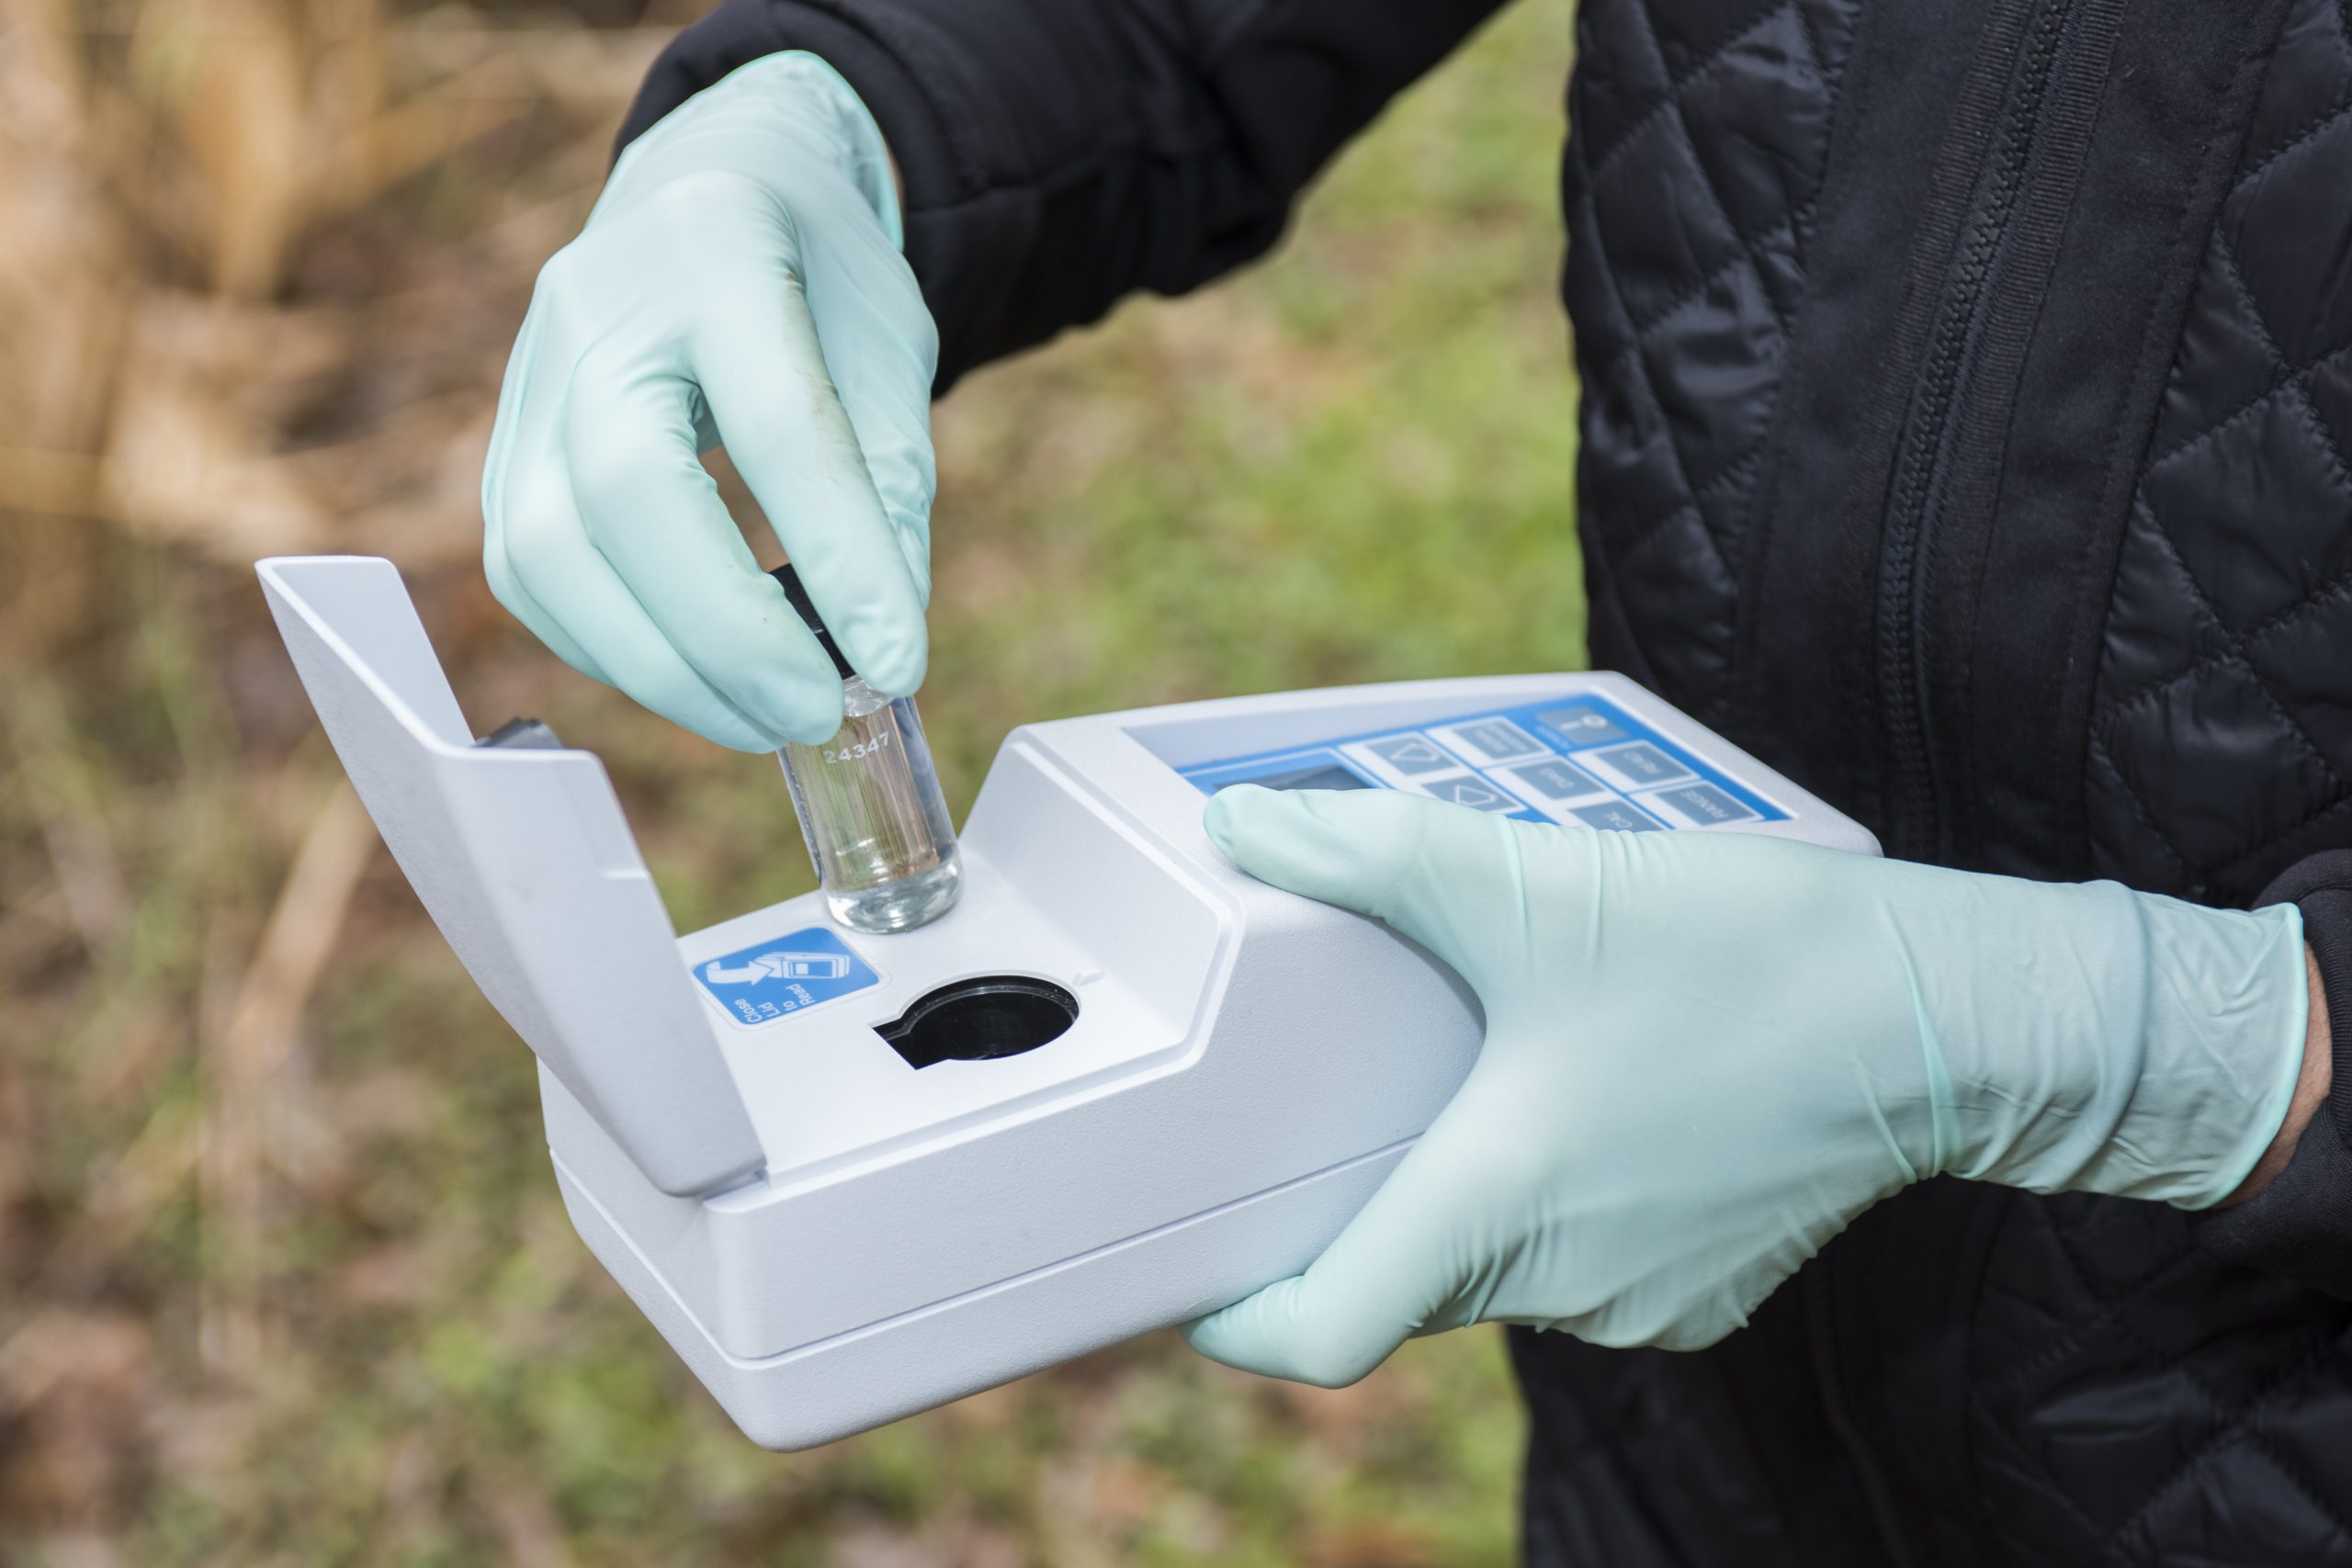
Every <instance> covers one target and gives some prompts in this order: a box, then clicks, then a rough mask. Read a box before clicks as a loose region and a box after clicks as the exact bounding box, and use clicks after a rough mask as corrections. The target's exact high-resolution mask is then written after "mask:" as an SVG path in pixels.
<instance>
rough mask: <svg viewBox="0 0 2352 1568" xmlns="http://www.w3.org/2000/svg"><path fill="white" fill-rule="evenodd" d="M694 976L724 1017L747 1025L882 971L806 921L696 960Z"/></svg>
mask: <svg viewBox="0 0 2352 1568" xmlns="http://www.w3.org/2000/svg"><path fill="white" fill-rule="evenodd" d="M695 980H696V982H698V983H699V984H700V985H701V987H702V988H703V989H704V990H706V991H708V992H709V993H710V994H711V996H712V997H713V998H715V999H716V1000H717V1001H718V1005H719V1006H720V1007H723V1008H725V1009H726V1010H727V1012H728V1016H729V1017H730V1018H732V1019H733V1020H734V1021H736V1022H737V1023H741V1024H745V1025H753V1024H762V1023H773V1022H775V1021H776V1020H777V1019H779V1018H789V1017H790V1016H791V1015H792V1014H794V1013H796V1012H799V1011H800V1010H803V1009H805V1008H812V1007H815V1006H816V1005H817V1004H818V1003H820V1002H829V1001H831V1000H832V999H833V998H836V997H845V996H848V995H849V994H850V993H851V992H852V991H862V990H865V988H866V987H868V986H876V985H879V984H880V983H881V980H882V976H879V975H877V974H876V973H875V972H874V966H873V965H872V964H868V963H866V962H865V959H863V958H860V957H859V956H858V955H857V954H856V953H853V952H851V951H850V948H849V944H848V943H847V942H843V941H842V939H841V938H840V937H839V936H837V935H835V934H834V933H833V932H832V931H829V930H827V929H826V928H825V927H823V926H810V927H809V929H808V930H806V931H791V932H788V933H786V935H784V936H779V937H773V938H771V939H769V940H768V941H766V942H757V943H754V944H753V945H752V946H750V947H745V948H739V949H738V950H736V951H735V952H733V953H727V954H725V955H724V956H722V957H718V958H713V959H710V960H708V961H707V962H705V963H702V964H696V965H695Z"/></svg>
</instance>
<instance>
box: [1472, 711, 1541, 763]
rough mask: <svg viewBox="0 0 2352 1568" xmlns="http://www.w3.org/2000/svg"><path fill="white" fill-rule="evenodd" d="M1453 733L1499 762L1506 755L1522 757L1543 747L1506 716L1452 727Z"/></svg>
mask: <svg viewBox="0 0 2352 1568" xmlns="http://www.w3.org/2000/svg"><path fill="white" fill-rule="evenodd" d="M1453 733H1454V734H1456V735H1459V736H1460V737H1462V739H1464V740H1466V741H1468V742H1469V743H1470V744H1471V745H1473V746H1476V748H1477V749H1478V750H1480V751H1481V752H1483V753H1485V755H1486V757H1487V760H1488V761H1495V762H1499V761H1502V760H1503V759H1504V758H1506V757H1524V756H1526V755H1527V754H1528V753H1529V752H1530V751H1541V750H1544V748H1543V747H1541V746H1538V745H1537V744H1535V742H1534V741H1533V740H1532V739H1529V738H1528V734H1527V731H1525V730H1523V729H1521V728H1520V727H1519V726H1517V725H1515V724H1513V723H1511V722H1510V720H1509V719H1507V718H1486V719H1480V720H1479V721H1478V722H1477V723H1476V724H1464V725H1457V726H1455V727H1454V730H1453Z"/></svg>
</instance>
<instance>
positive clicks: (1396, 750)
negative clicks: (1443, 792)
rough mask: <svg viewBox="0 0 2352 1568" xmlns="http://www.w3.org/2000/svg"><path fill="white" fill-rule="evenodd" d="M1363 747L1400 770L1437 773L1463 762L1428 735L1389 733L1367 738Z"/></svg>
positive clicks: (1404, 771) (1403, 771)
mask: <svg viewBox="0 0 2352 1568" xmlns="http://www.w3.org/2000/svg"><path fill="white" fill-rule="evenodd" d="M1363 749H1364V750H1367V751H1369V752H1371V753H1372V754H1373V755H1374V756H1375V757H1378V758H1379V759H1380V760H1381V761H1384V762H1386V763H1387V764H1388V765H1389V766H1390V767H1392V768H1394V769H1396V770H1397V772H1398V773H1438V772H1440V771H1442V770H1443V769H1446V768H1453V767H1459V766H1461V764H1460V763H1458V762H1456V761H1454V760H1453V758H1452V757H1449V756H1447V755H1446V753H1445V751H1444V750H1443V749H1442V747H1440V746H1439V745H1438V743H1437V742H1436V741H1434V740H1432V739H1430V738H1429V737H1428V736H1426V735H1387V736H1383V737H1382V738H1381V739H1378V740H1367V741H1365V742H1364V743H1363Z"/></svg>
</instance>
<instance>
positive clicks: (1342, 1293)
mask: <svg viewBox="0 0 2352 1568" xmlns="http://www.w3.org/2000/svg"><path fill="white" fill-rule="evenodd" d="M1429 1176H1430V1161H1428V1160H1427V1159H1426V1158H1424V1157H1423V1156H1422V1151H1421V1150H1420V1149H1419V1148H1418V1147H1417V1148H1415V1149H1413V1150H1412V1151H1411V1152H1409V1153H1408V1154H1407V1155H1406V1156H1405V1158H1404V1160H1403V1162H1402V1163H1400V1164H1399V1165H1398V1166H1397V1168H1396V1170H1395V1171H1393V1172H1392V1173H1390V1175H1389V1178H1388V1179H1387V1180H1386V1181H1385V1182H1384V1183H1382V1184H1381V1187H1380V1190H1378V1191H1376V1192H1374V1194H1373V1195H1372V1200H1371V1201H1369V1202H1367V1203H1366V1204H1365V1205H1364V1206H1363V1209H1362V1210H1361V1211H1360V1212H1359V1213H1357V1215H1356V1217H1355V1218H1354V1219H1352V1220H1351V1221H1349V1222H1348V1225H1347V1228H1346V1229H1345V1230H1342V1231H1341V1232H1340V1235H1339V1236H1338V1237H1337V1239H1335V1240H1334V1241H1333V1242H1332V1243H1331V1245H1330V1246H1329V1247H1327V1248H1325V1249H1324V1252H1323V1256H1321V1257H1320V1258H1317V1259H1316V1260H1315V1261H1314V1262H1313V1263H1312V1264H1310V1265H1308V1267H1307V1269H1306V1272H1305V1273H1304V1274H1298V1275H1295V1276H1293V1277H1292V1278H1290V1279H1287V1280H1276V1281H1275V1282H1274V1283H1272V1284H1271V1285H1268V1286H1267V1287H1265V1289H1263V1290H1261V1291H1260V1292H1257V1293H1256V1294H1255V1295H1250V1296H1244V1297H1243V1298H1242V1299H1241V1300H1239V1301H1238V1302H1236V1303H1233V1304H1232V1305H1231V1306H1229V1307H1226V1308H1224V1309H1223V1310H1222V1311H1219V1312H1213V1313H1210V1314H1208V1315H1206V1316H1205V1317H1199V1318H1195V1319H1193V1321H1192V1322H1191V1323H1188V1324H1186V1325H1183V1335H1184V1338H1185V1339H1186V1341H1187V1342H1189V1343H1190V1344H1191V1345H1192V1347H1193V1349H1195V1350H1198V1351H1199V1352H1200V1353H1201V1354H1202V1355H1204V1356H1206V1357H1208V1358H1209V1359H1211V1360H1213V1361H1222V1362H1224V1363H1225V1364H1226V1365H1227V1366H1228V1367H1239V1368H1240V1369H1242V1370H1243V1371H1252V1372H1260V1373H1262V1374H1264V1375H1265V1376H1267V1377H1276V1378H1288V1379H1290V1380H1291V1381H1292V1382H1305V1383H1314V1384H1316V1385H1317V1386H1318V1387H1321V1388H1342V1387H1345V1386H1346V1385H1347V1384H1349V1383H1351V1382H1356V1381H1357V1380H1358V1379H1360V1378H1362V1377H1363V1376H1364V1374H1366V1373H1367V1372H1369V1371H1372V1370H1373V1369H1374V1367H1376V1366H1378V1365H1380V1363H1381V1362H1383V1361H1385V1360H1386V1359H1388V1357H1389V1356H1390V1355H1391V1354H1392V1353H1394V1352H1395V1350H1396V1349H1397V1347H1398V1346H1399V1345H1402V1344H1403V1343H1404V1342H1405V1341H1406V1340H1407V1339H1409V1338H1411V1337H1413V1336H1414V1335H1415V1334H1417V1333H1419V1331H1420V1330H1421V1329H1422V1327H1423V1326H1424V1325H1427V1324H1429V1323H1430V1320H1431V1319H1432V1318H1433V1317H1435V1316H1437V1315H1438V1314H1440V1313H1441V1312H1442V1310H1443V1309H1444V1308H1445V1306H1446V1304H1447V1303H1450V1302H1451V1301H1452V1300H1453V1298H1454V1297H1455V1296H1456V1295H1457V1294H1459V1293H1460V1290H1461V1284H1462V1279H1461V1276H1462V1273H1463V1269H1462V1267H1461V1263H1460V1259H1459V1256H1458V1254H1459V1247H1458V1245H1457V1243H1456V1240H1455V1237H1454V1235H1453V1233H1454V1231H1455V1230H1456V1229H1457V1228H1458V1226H1457V1225H1456V1224H1454V1223H1453V1206H1452V1205H1450V1204H1448V1203H1446V1202H1445V1201H1443V1195H1442V1192H1441V1191H1440V1190H1437V1189H1436V1187H1435V1185H1434V1184H1433V1183H1432V1182H1431V1181H1430V1179H1429Z"/></svg>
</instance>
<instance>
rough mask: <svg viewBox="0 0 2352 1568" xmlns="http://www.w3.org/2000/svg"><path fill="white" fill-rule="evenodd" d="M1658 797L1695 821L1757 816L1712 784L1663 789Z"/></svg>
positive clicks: (1745, 820)
mask: <svg viewBox="0 0 2352 1568" xmlns="http://www.w3.org/2000/svg"><path fill="white" fill-rule="evenodd" d="M1657 798H1658V799H1660V800H1663V801H1664V802H1666V803H1667V804H1668V806H1671V807H1674V809H1676V810H1677V811H1679V812H1680V813H1682V815H1683V816H1685V817H1688V818H1691V821H1693V822H1748V821H1753V820H1754V819H1755V818H1756V813H1755V812H1753V811H1750V810H1749V809H1748V808H1747V807H1745V806H1743V805H1741V804H1740V803H1739V802H1738V801H1736V800H1734V799H1733V798H1732V797H1731V796H1730V795H1725V794H1724V792H1723V791H1722V790H1719V789H1717V788H1716V787H1715V786H1714V785H1713V784H1685V785H1684V786H1683V787H1681V788H1680V789H1662V790H1660V791H1658V792H1657Z"/></svg>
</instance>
